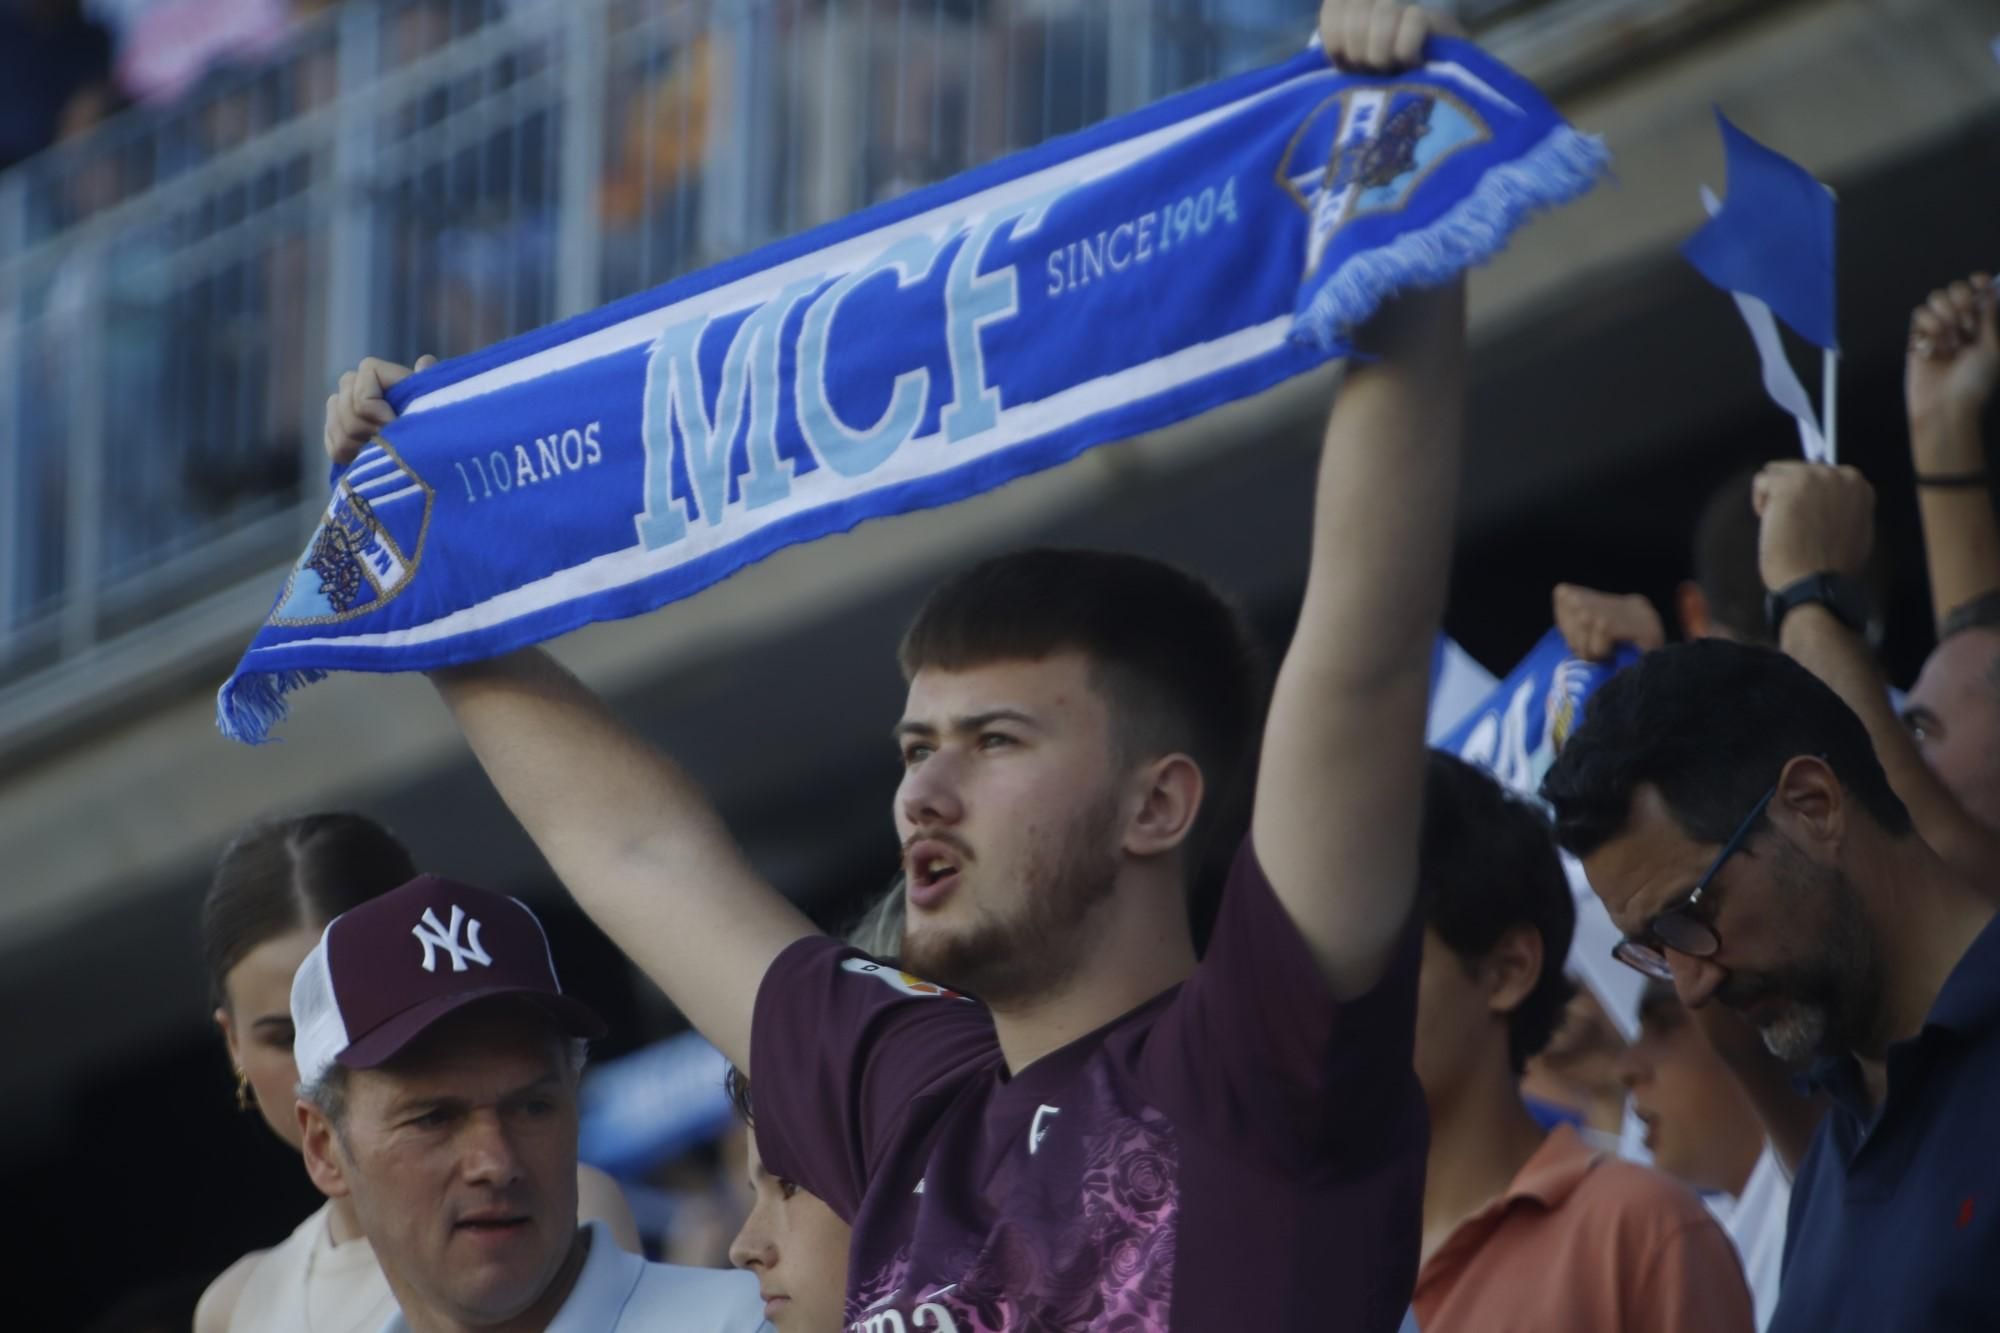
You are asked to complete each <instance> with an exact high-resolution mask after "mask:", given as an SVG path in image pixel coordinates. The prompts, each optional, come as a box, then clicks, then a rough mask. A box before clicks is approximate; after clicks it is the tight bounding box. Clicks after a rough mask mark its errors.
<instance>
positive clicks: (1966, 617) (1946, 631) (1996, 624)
mask: <svg viewBox="0 0 2000 1333" xmlns="http://www.w3.org/2000/svg"><path fill="white" fill-rule="evenodd" d="M1969 629H2000V590H1995V591H1993V592H1984V593H1981V594H1979V596H1977V597H1975V598H1973V599H1972V600H1971V601H1968V602H1961V603H1959V604H1958V605H1957V606H1954V607H1953V608H1952V609H1951V612H1950V613H1949V614H1948V615H1946V616H1945V618H1944V623H1943V624H1941V625H1939V626H1938V642H1939V643H1943V642H1944V641H1945V640H1946V639H1949V638H1950V637H1951V636H1952V635H1954V634H1963V633H1965V632H1966V631H1967V630H1969Z"/></svg>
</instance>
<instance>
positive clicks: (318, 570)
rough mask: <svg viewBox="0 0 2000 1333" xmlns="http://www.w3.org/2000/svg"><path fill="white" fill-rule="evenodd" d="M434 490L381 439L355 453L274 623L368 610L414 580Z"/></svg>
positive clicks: (330, 620) (347, 616)
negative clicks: (356, 454) (351, 465)
mask: <svg viewBox="0 0 2000 1333" xmlns="http://www.w3.org/2000/svg"><path fill="white" fill-rule="evenodd" d="M433 498H434V497H433V495H432V493H431V488H430V486H429V484H428V483H426V482H425V481H424V479H423V478H422V477H419V476H418V475H417V474H416V473H415V472H414V471H413V470H412V469H411V468H410V466H409V464H407V463H405V462H404V461H403V460H402V458H400V457H399V456H398V455H397V454H396V452H395V451H394V450H393V449H391V448H390V447H389V446H388V445H387V443H385V442H383V441H381V440H379V439H378V440H377V441H376V443H374V444H372V445H370V446H369V447H368V448H367V449H365V450H363V451H362V453H361V455H360V457H358V458H357V459H355V461H354V466H353V467H351V468H349V469H348V471H347V473H346V475H345V476H343V477H342V478H341V479H340V484H339V485H337V486H335V487H334V490H333V498H332V500H330V501H329V502H328V503H327V507H326V513H325V515H324V516H322V517H321V519H320V521H319V527H318V528H317V529H315V530H314V532H313V536H312V541H311V542H310V543H308V545H307V546H306V550H305V554H303V555H301V556H300V557H299V559H298V562H297V563H296V564H294V565H293V566H292V572H291V575H290V576H289V577H288V578H287V579H286V580H285V588H284V591H283V592H282V593H280V594H279V595H278V602H277V605H276V606H275V607H273V608H272V611H271V616H270V623H271V624H273V625H330V624H336V623H338V622H340V621H344V620H351V619H353V618H354V617H355V616H360V615H366V614H367V613H368V612H370V611H374V610H376V609H378V608H379V607H381V606H382V605H383V604H384V603H386V602H388V601H389V600H390V599H391V598H393V597H395V596H396V594H398V593H400V592H401V591H402V590H403V589H404V588H406V587H408V586H409V583H410V580H411V579H412V578H414V577H415V576H416V572H417V565H418V562H419V561H420V560H421V559H422V557H423V549H424V535H425V533H426V532H427V531H428V530H429V528H430V521H431V504H432V501H433Z"/></svg>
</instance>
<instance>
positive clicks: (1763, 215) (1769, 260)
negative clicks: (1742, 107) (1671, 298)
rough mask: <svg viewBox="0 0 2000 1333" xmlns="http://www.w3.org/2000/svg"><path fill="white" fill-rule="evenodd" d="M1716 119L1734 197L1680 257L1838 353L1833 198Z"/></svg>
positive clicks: (1797, 170)
mask: <svg viewBox="0 0 2000 1333" xmlns="http://www.w3.org/2000/svg"><path fill="white" fill-rule="evenodd" d="M1715 119H1716V121H1717V123H1718V124H1720V125H1721V127H1722V147H1723V152H1724V154H1725V156H1726V157H1727V160H1728V164H1729V198H1728V199H1727V200H1725V201H1724V202H1723V205H1722V211H1721V212H1719V213H1717V214H1716V215H1715V216H1714V217H1712V218H1710V219H1709V220H1708V222H1707V224H1706V225H1704V226H1703V227H1702V229H1701V230H1700V231H1697V232H1696V233H1695V234H1694V235H1692V236H1690V237H1688V239H1687V240H1686V242H1684V243H1683V244H1682V246H1681V254H1682V255H1683V256H1685V257H1686V259H1687V261H1688V262H1689V263H1690V264H1693V265H1694V266H1695V268H1696V269H1698V270H1700V272H1701V275H1702V276H1703V277H1704V278H1707V279H1708V280H1709V281H1710V282H1712V283H1714V284H1715V285H1716V286H1718V287H1720V288H1722V289H1723V290H1724V291H1728V292H1739V293H1741V294H1743V295H1745V296H1752V297H1755V298H1757V299H1758V300H1760V301H1762V302H1764V304H1766V305H1768V306H1770V307H1771V309H1772V310H1773V311H1774V312H1776V314H1777V316H1778V318H1779V319H1782V320H1784V321H1785V323H1787V324H1789V325H1791V326H1792V328H1793V330H1794V331H1795V332H1797V333H1798V335H1799V336H1800V337H1802V338H1804V339H1805V340H1806V341H1808V342H1811V343H1814V344H1816V345H1818V346H1820V347H1823V348H1826V349H1827V350H1828V351H1833V350H1836V348H1837V346H1838V343H1837V340H1836V338H1835V336H1834V326H1833V312H1834V301H1833V194H1832V192H1831V191H1829V190H1828V189H1827V188H1826V187H1825V186H1824V185H1821V184H1820V183H1819V182H1818V181H1816V180H1814V179H1813V176H1812V173H1811V172H1809V171H1807V170H1806V169H1805V168H1804V167H1801V166H1800V165H1799V164H1798V163H1796V162H1794V161H1792V160H1791V159H1790V158H1788V157H1784V156H1782V155H1781V154H1778V153H1774V152H1772V151H1771V150H1770V149H1768V148H1766V147H1765V146H1764V145H1763V144H1760V143H1758V142H1757V141H1756V140H1755V139H1752V138H1751V137H1750V136H1749V135H1747V134H1745V133H1744V132H1743V131H1741V130H1739V129H1737V128H1736V127H1735V126H1734V125H1731V124H1730V123H1729V120H1728V118H1727V117H1726V116H1724V115H1723V114H1722V112H1721V111H1720V110H1717V111H1716V113H1715Z"/></svg>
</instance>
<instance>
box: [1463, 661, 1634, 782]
mask: <svg viewBox="0 0 2000 1333" xmlns="http://www.w3.org/2000/svg"><path fill="white" fill-rule="evenodd" d="M1446 642H1448V641H1443V640H1441V641H1440V648H1439V653H1438V655H1437V657H1436V658H1435V659H1434V665H1433V667H1432V673H1433V675H1436V674H1438V667H1437V665H1436V663H1439V662H1442V661H1443V660H1445V653H1446V651H1447V650H1446V648H1445V643H1446ZM1449 646H1450V647H1451V648H1457V647H1458V645H1456V644H1450V645H1449ZM1459 651H1460V652H1463V651H1464V650H1463V649H1459ZM1638 660H1639V652H1638V650H1637V649H1636V648H1632V647H1630V646H1629V645H1624V644H1621V645H1619V648H1618V651H1617V653H1616V654H1615V655H1613V657H1612V659H1611V660H1610V661H1609V662H1587V661H1585V660H1583V659H1582V658H1580V657H1577V656H1575V655H1573V654H1572V653H1571V652H1570V650H1569V645H1568V644H1566V643H1564V642H1563V636H1562V633H1561V632H1560V631H1558V630H1550V631H1549V632H1548V633H1546V634H1544V635H1543V636H1542V637H1541V638H1540V639H1539V640H1537V641H1536V643H1535V646H1534V647H1533V648H1531V649H1529V650H1528V655H1527V656H1526V657H1524V658H1522V659H1521V660H1520V662H1519V663H1517V664H1516V665H1515V667H1514V669H1513V670H1512V671H1510V672H1508V673H1507V676H1506V678H1505V679H1504V680H1501V681H1500V682H1498V683H1497V684H1495V685H1494V686H1493V687H1492V691H1491V693H1489V694H1488V695H1487V696H1486V699H1485V701H1484V702H1482V703H1480V704H1479V705H1478V706H1477V707H1475V708H1473V709H1471V710H1470V711H1469V712H1464V713H1462V714H1461V715H1460V716H1459V717H1458V718H1457V719H1456V720H1455V721H1454V722H1452V723H1451V725H1449V726H1447V727H1444V728H1441V729H1438V730H1437V731H1434V733H1433V734H1434V737H1435V739H1434V740H1433V742H1432V743H1433V744H1434V745H1436V747H1437V748H1438V749H1440V750H1444V751H1447V752H1448V753H1451V754H1455V755H1457V756H1458V757H1459V758H1460V759H1463V760H1465V761H1466V762H1467V763H1469V764H1476V765H1478V766H1479V767H1480V768H1483V769H1485V770H1486V771H1487V772H1489V773H1491V774H1492V775H1493V776H1494V777H1495V778H1496V779H1497V780H1498V781H1499V782H1500V784H1501V785H1502V786H1503V787H1506V788H1508V789H1509V790H1511V791H1515V792H1518V793H1519V794H1521V795H1522V796H1526V797H1529V798H1530V799H1535V798H1536V797H1537V795H1538V793H1539V791H1540V789H1541V785H1542V778H1543V777H1544V776H1545V775H1546V774H1547V773H1548V771H1549V766H1550V765H1551V764H1553V763H1555V759H1556V751H1557V750H1559V749H1561V748H1562V745H1563V742H1564V741H1566V740H1568V739H1569V737H1570V734H1571V733H1572V732H1574V731H1575V730H1576V729H1577V728H1578V727H1579V726H1581V725H1582V724H1583V713H1584V709H1585V707H1586V706H1587V704H1588V703H1589V701H1590V696H1591V695H1593V694H1595V693H1596V692H1597V687H1598V686H1600V685H1602V684H1603V683H1604V682H1605V681H1607V680H1609V679H1611V677H1612V676H1614V675H1616V674H1617V673H1618V672H1619V671H1620V670H1622V669H1623V668H1624V667H1626V666H1627V665H1629V664H1630V663H1633V662H1636V661H1638ZM1436 707H1437V705H1436V704H1433V709H1434V710H1435V708H1436Z"/></svg>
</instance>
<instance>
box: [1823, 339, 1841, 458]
mask: <svg viewBox="0 0 2000 1333" xmlns="http://www.w3.org/2000/svg"><path fill="white" fill-rule="evenodd" d="M1822 357H1823V362H1822V364H1823V365H1824V367H1825V374H1824V376H1823V378H1822V380H1821V383H1820V398H1819V419H1820V423H1821V424H1822V425H1823V426H1825V428H1826V431H1825V434H1826V461H1827V462H1829V463H1838V462H1839V461H1840V447H1839V446H1838V445H1836V444H1835V443H1834V434H1833V418H1834V403H1835V401H1836V400H1837V398H1838V396H1839V395H1838V392H1837V390H1838V387H1839V384H1840V353H1839V352H1837V351H1835V350H1834V349H1833V348H1831V347H1829V348H1827V349H1826V350H1825V352H1824V353H1822Z"/></svg>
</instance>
